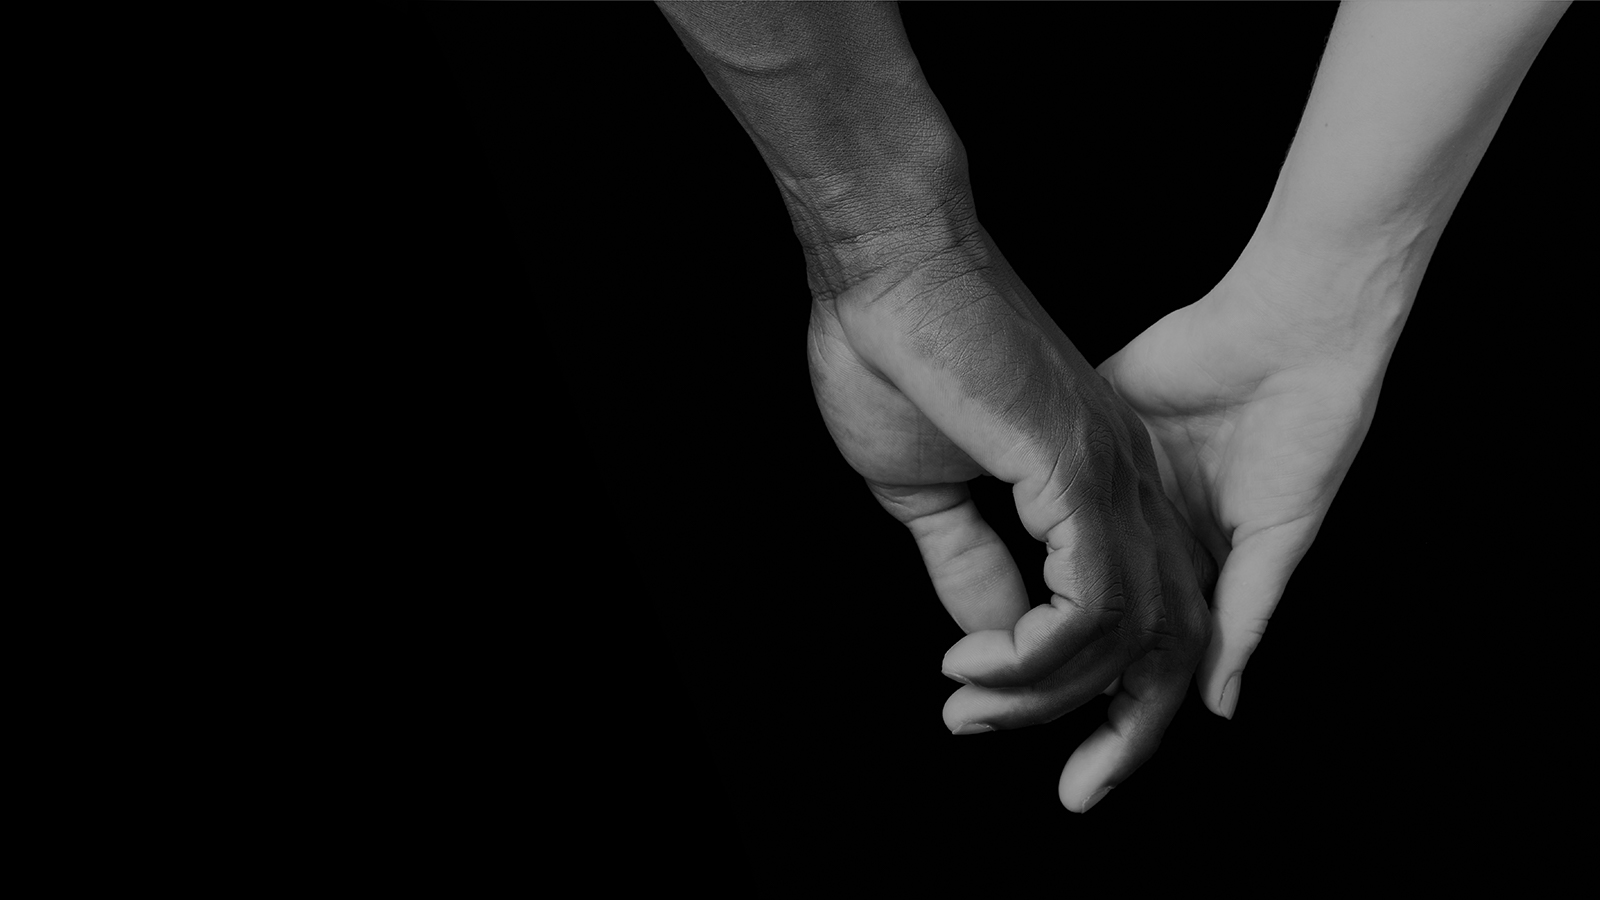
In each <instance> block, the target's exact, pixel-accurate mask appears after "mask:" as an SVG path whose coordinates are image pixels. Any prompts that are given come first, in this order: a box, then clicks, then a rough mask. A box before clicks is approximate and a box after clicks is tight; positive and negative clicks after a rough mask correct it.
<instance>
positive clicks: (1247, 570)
mask: <svg viewBox="0 0 1600 900" xmlns="http://www.w3.org/2000/svg"><path fill="white" fill-rule="evenodd" d="M1318 518H1320V517H1318ZM1318 524H1320V522H1317V521H1311V520H1306V519H1302V520H1298V521H1294V522H1287V523H1285V524H1283V525H1275V526H1272V527H1270V528H1265V529H1262V530H1261V531H1258V532H1256V533H1255V534H1252V535H1250V536H1249V537H1247V538H1245V539H1244V540H1243V541H1241V542H1240V543H1239V544H1238V546H1236V547H1234V548H1233V549H1232V550H1231V551H1230V552H1229V553H1228V559H1227V561H1226V562H1225V563H1223V565H1222V573H1221V574H1220V575H1218V576H1217V588H1216V592H1215V593H1214V594H1213V595H1212V600H1211V643H1210V645H1208V646H1207V647H1206V653H1205V658H1204V659H1202V660H1201V662H1200V670H1199V672H1198V673H1197V675H1198V679H1199V685H1200V696H1201V697H1202V698H1203V699H1204V700H1205V704H1206V707H1207V708H1209V709H1210V710H1211V711H1212V712H1214V713H1216V714H1217V715H1219V716H1222V717H1224V718H1227V719H1231V718H1233V712H1234V710H1235V709H1236V708H1237V707H1238V704H1239V683H1240V681H1241V679H1242V677H1243V674H1244V667H1245V663H1247V662H1248V661H1249V659H1250V654H1251V653H1253V652H1255V649H1256V645H1257V644H1259V643H1261V636H1262V635H1263V634H1265V633H1266V630H1267V621H1268V620H1269V619H1271V618H1272V611H1273V610H1274V609H1275V608H1277V606H1278V600H1279V599H1281V598H1282V597H1283V589H1284V587H1285V586H1287V585H1288V583H1289V576H1290V575H1291V574H1292V573H1293V572H1294V567H1295V566H1296V565H1299V563H1300V559H1301V557H1303V556H1305V553H1306V549H1307V548H1309V547H1310V546H1311V540H1312V538H1314V537H1316V532H1317V525H1318Z"/></svg>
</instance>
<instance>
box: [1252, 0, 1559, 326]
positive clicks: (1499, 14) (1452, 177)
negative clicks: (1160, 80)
mask: <svg viewBox="0 0 1600 900" xmlns="http://www.w3.org/2000/svg"><path fill="white" fill-rule="evenodd" d="M1566 7H1567V3H1565V2H1552V3H1540V2H1520V0H1509V2H1507V0H1489V2H1480V0H1408V2H1396V0H1346V2H1345V3H1344V4H1343V5H1342V6H1340V8H1339V13H1338V17H1337V19H1336V21H1335V23H1334V26H1333V31H1332V34H1331V35H1330V36H1329V39H1328V47H1327V50H1326V51H1325V52H1324V54H1323V58H1322V63H1321V67H1320V68H1319V70H1318V72H1317V77H1316V81H1315V84H1314V86H1313V89H1312V92H1311V97H1310V100H1309V102H1308V103H1307V106H1306V110H1305V114H1304V116H1303V117H1302V119H1301V122H1300V127H1299V130H1298V131H1297V133H1296V135H1295V139H1294V143H1293V145H1292V146H1291V148H1290V151H1289V156H1288V159H1287V160H1286V161H1285V163H1284V166H1283V169H1282V171H1281V172H1280V173H1279V176H1278V181H1277V185H1276V187H1275V189H1274V191H1273V194H1272V198H1271V200H1270V202H1269V204H1268V208H1267V211H1266V213H1265V215H1264V216H1263V217H1262V219H1261V223H1260V225H1259V226H1258V227H1257V229H1256V233H1255V234H1254V236H1252V238H1251V240H1250V244H1249V247H1248V248H1247V249H1246V251H1245V253H1244V255H1243V256H1242V257H1241V265H1242V266H1243V267H1244V268H1246V269H1249V270H1250V271H1252V272H1255V273H1270V274H1268V275H1267V277H1269V278H1274V279H1278V283H1277V284H1276V285H1274V286H1272V287H1270V288H1269V291H1270V290H1272V289H1275V288H1277V287H1284V288H1291V289H1289V290H1284V291H1280V294H1281V295H1283V296H1284V300H1283V302H1293V301H1294V300H1295V299H1299V300H1309V301H1310V302H1314V303H1317V304H1321V308H1320V311H1319V313H1320V315H1319V318H1318V321H1321V322H1324V323H1325V324H1328V325H1330V326H1332V327H1335V328H1349V329H1353V330H1356V331H1360V332H1361V333H1362V334H1363V335H1364V338H1363V340H1367V341H1369V342H1371V343H1373V344H1375V345H1378V346H1388V347H1392V346H1393V343H1394V341H1395V340H1396V339H1397V338H1398V335H1399V331H1400V328H1401V327H1402V326H1403V324H1404V321H1405V316H1406V313H1407V312H1408V310H1409V307H1410V303H1411V301H1412V299H1413V298H1414V297H1415V295H1416V292H1417V286H1418V285H1419V284H1420V282H1421V280H1422V276H1423V273H1424V271H1425V270H1426V269H1427V266H1428V261H1429V259H1430V258H1431V257H1432V255H1433V250H1434V248H1435V246H1436V245H1437V244H1438V241H1439V236H1440V234H1441V233H1442V232H1443V230H1444V227H1445V224H1446V223H1447V222H1448V221H1449V219H1450V214H1451V213H1452V212H1453V211H1454V209H1455V206H1456V203H1457V201H1459V200H1460V199H1461V195H1462V192H1463V191H1464V190H1465V189H1466V186H1467V182H1468V180H1469V179H1470V178H1471V177H1472V174H1473V172H1474V171H1476V170H1477V167H1478V163H1479V161H1481V160H1482V158H1483V155H1484V151H1485V150H1486V149H1487V148H1488V146H1489V142H1490V140H1491V139H1492V138H1493V137H1494V134H1495V131H1496V130H1497V129H1498V128H1499V127H1500V122H1501V120H1502V119H1503V118H1504V116H1505V114H1506V110H1507V108H1508V107H1510V105H1511V100H1512V97H1513V96H1515V94H1516V92H1517V88H1518V86H1519V85H1520V84H1521V83H1522V80H1523V76H1525V75H1526V74H1527V72H1528V69H1529V67H1530V66H1531V65H1532V63H1533V60H1534V57H1535V56H1536V55H1537V54H1538V52H1539V49H1540V47H1541V46H1543V44H1544V41H1545V39H1546V38H1547V37H1548V36H1549V34H1550V32H1551V30H1552V29H1553V28H1554V27H1555V24H1556V22H1557V20H1559V19H1560V17H1561V14H1562V13H1563V12H1564V11H1565V10H1566ZM1290 295H1292V296H1290Z"/></svg>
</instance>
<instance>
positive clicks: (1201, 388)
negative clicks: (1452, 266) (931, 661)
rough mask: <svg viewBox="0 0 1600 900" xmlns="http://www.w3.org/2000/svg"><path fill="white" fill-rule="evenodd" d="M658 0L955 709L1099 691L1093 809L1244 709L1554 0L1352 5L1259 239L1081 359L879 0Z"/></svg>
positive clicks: (1069, 768)
mask: <svg viewBox="0 0 1600 900" xmlns="http://www.w3.org/2000/svg"><path fill="white" fill-rule="evenodd" d="M658 6H660V8H661V9H662V10H663V12H664V13H665V14H666V16H667V18H668V20H669V21H670V22H671V23H672V25H673V27H674V29H675V30H676V31H677V33H678V34H679V36H680V37H681V38H682V39H683V41H684V44H685V47H686V48H687V49H688V50H689V52H690V54H691V55H692V56H693V57H694V58H695V60H696V62H697V63H698V64H699V65H700V66H701V68H702V70H703V71H704V72H705V73H706V77H707V79H708V81H709V82H710V83H711V85H712V87H713V88H714V89H716V90H717V92H718V93H719V95H720V96H721V97H722V98H723V100H724V101H725V102H726V103H727V104H728V107H729V109H730V110H731V111H732V112H733V113H734V115H735V116H736V117H737V118H738V120H739V121H740V123H741V125H743V127H744V128H745V131H746V133H747V134H748V135H749V136H750V137H751V139H752V141H754V143H755V145H756V146H757V148H758V149H759V150H760V152H761V154H762V157H763V159H765V160H766V162H767V164H768V166H769V168H770V170H771V171H772V173H773V177H774V179H775V181H776V183H777V185H778V187H779V190H780V194H781V196H782V197H783V200H784V203H785V205H786V207H787V208H788V210H789V213H790V217H791V220H792V221H793V223H794V228H795V234H796V236H797V237H798V238H799V240H800V243H801V246H802V247H803V248H804V250H805V253H806V261H807V267H806V274H807V278H808V282H809V284H810V287H811V291H812V295H813V308H812V315H811V322H810V333H809V348H808V356H809V361H810V367H811V376H812V383H813V386H814V388H815V393H816V397H817V403H818V408H819V409H820V410H821V412H822V416H823V419H824V421H825V423H826V424H827V427H828V429H829V431H830V433H831V434H832V435H833V437H834V440H835V442H836V444H837V445H838V447H839V449H840V452H841V453H842V454H843V455H844V457H845V458H846V459H847V460H848V461H849V462H850V464H851V465H852V466H853V467H854V468H855V469H856V471H857V472H859V473H860V474H861V475H862V477H863V478H864V479H865V480H866V483H867V486H868V488H869V489H870V490H871V491H872V492H873V494H874V496H876V497H877V498H878V500H879V502H880V503H881V504H882V505H883V506H884V508H885V509H887V510H888V511H889V512H890V513H891V514H892V515H894V516H895V517H896V518H897V519H898V520H899V521H901V522H902V523H904V524H905V525H906V526H907V527H908V528H909V529H910V530H911V532H912V533H913V535H914V536H915V537H916V540H917V545H918V547H919V549H920V551H921V553H922V556H923V560H924V562H925V563H926V564H927V568H928V572H929V575H930V578H931V579H932V582H933V586H934V588H935V591H936V593H937V594H938V596H939V597H940V599H941V601H943V603H944V605H945V606H946V608H947V609H948V610H949V612H950V614H951V615H952V616H953V617H954V618H955V619H956V621H957V622H958V623H960V625H961V626H962V628H963V629H964V630H966V631H967V632H968V634H967V637H965V638H963V639H962V640H961V641H960V642H958V643H957V644H956V645H955V646H954V647H952V648H950V650H949V651H948V652H947V653H946V655H945V659H944V667H945V671H946V674H948V675H950V677H952V678H953V679H955V680H957V681H960V682H963V683H964V686H963V687H962V688H961V689H959V690H957V691H956V692H955V693H954V694H953V695H951V697H950V699H949V700H948V701H947V703H946V704H945V709H944V716H945V722H946V724H947V725H949V726H950V727H951V729H952V730H953V731H956V732H957V733H974V732H976V731H982V730H993V729H997V728H1013V727H1020V726H1024V725H1028V724H1033V723H1037V722H1045V721H1049V720H1051V719H1053V718H1056V717H1057V716H1060V715H1062V714H1064V713H1066V712H1068V711H1070V710H1072V709H1074V708H1076V707H1077V706H1079V705H1081V704H1082V703H1083V702H1084V701H1086V700H1087V699H1089V698H1091V697H1092V696H1094V694H1095V693H1097V692H1100V691H1105V692H1108V693H1113V694H1114V695H1115V698H1114V700H1113V701H1112V703H1111V706H1110V708H1109V721H1108V722H1107V723H1106V725H1105V726H1103V727H1102V728H1101V729H1100V730H1099V731H1097V732H1096V733H1095V734H1094V735H1093V736H1091V737H1090V738H1089V739H1088V740H1087V741H1085V742H1084V744H1083V745H1081V746H1080V747H1079V748H1078V749H1077V751H1076V752H1075V753H1074V754H1073V755H1072V757H1071V758H1070V760H1069V761H1068V763H1067V765H1066V767H1065V769H1064V770H1063V773H1062V778H1061V784H1060V797H1061V800H1062V802H1063V804H1064V805H1066V807H1067V808H1068V809H1071V810H1074V811H1078V812H1082V811H1085V810H1087V809H1088V808H1089V807H1091V806H1092V805H1094V803H1096V802H1098V801H1099V800H1100V799H1101V798H1103V797H1104V796H1105V793H1106V792H1107V791H1108V790H1110V789H1111V788H1112V787H1114V786H1115V785H1116V784H1118V783H1120V781H1121V780H1122V779H1124V778H1126V777H1128V775H1129V774H1131V773H1132V771H1133V770H1134V769H1136V768H1137V767H1138V766H1139V765H1140V764H1141V763H1142V762H1143V761H1144V760H1145V759H1148V758H1149V756H1150V755H1151V754H1152V753H1154V752H1155V749H1156V746H1157V745H1158V744H1159V742H1160V738H1161V734H1162V732H1163V731H1164V730H1165V728H1166V726H1167V724H1168V722H1170V721H1171V719H1172V717H1173V715H1174V714H1175V713H1176V711H1177V708H1178V706H1179V705H1180V704H1181V702H1182V699H1183V696H1184V692H1185V690H1186V687H1187V684H1188V680H1189V678H1190V676H1191V674H1192V673H1194V672H1195V670H1196V667H1197V666H1198V667H1199V676H1200V683H1201V691H1202V696H1203V697H1204V698H1205V701H1206V703H1207V705H1208V706H1209V707H1210V708H1211V709H1212V710H1213V711H1214V712H1217V713H1218V714H1220V715H1224V716H1228V717H1231V716H1232V715H1233V713H1234V710H1235V706H1236V704H1237V701H1238V697H1239V692H1240V684H1241V676H1242V672H1243V669H1244V666H1245V663H1246V661H1247V660H1248V658H1249V655H1250V653H1251V651H1253V649H1254V648H1255V646H1256V645H1257V643H1258V642H1259V641H1260V639H1261V636H1262V634H1263V633H1264V632H1265V629H1266V625H1267V621H1268V619H1269V618H1270V616H1271V613H1272V610H1273V609H1274V608H1275V606H1276V604H1277V603H1278V601H1279V599H1280V598H1281V597H1282V595H1283V592H1284V589H1285V586H1286V585H1287V583H1288V580H1289V577H1290V575H1291V574H1292V572H1293V570H1294V568H1295V566H1296V565H1297V564H1298V563H1299V561H1300V559H1301V558H1302V557H1303V556H1304V554H1305V552H1306V550H1307V549H1308V548H1309V547H1310V545H1311V543H1312V541H1313V540H1314V538H1315V537H1316V534H1317V530H1318V528H1319V527H1320V526H1321V523H1322V521H1323V520H1324V518H1325V516H1326V514H1327V511H1328V508H1329V506H1330V504H1331V503H1332V501H1333V497H1334V496H1335V494H1336V493H1337V491H1338V488H1339V486H1340V483H1341V482H1342V480H1343V478H1344V475H1345V473H1346V472H1347V471H1348V469H1349V466H1350V464H1351V461H1352V460H1353V459H1354V457H1355V454H1356V452H1357V451H1358V450H1359V448H1360V445H1361V442H1362V440H1363V438H1364V437H1365V435H1366V432H1367V429H1368V426H1369V425H1370V423H1371V421H1372V417H1373V415H1374V413H1375V410H1376V406H1377V399H1378V394H1379V390H1380V388H1381V385H1382V380H1383V374H1384V371H1385V369H1386V367H1387V365H1388V360H1389V358H1390V356H1391V354H1392V353H1393V352H1394V348H1395V344H1396V341H1397V340H1398V337H1399V333H1400V330H1401V328H1402V327H1403V326H1404V322H1405V318H1406V313H1407V312H1408V310H1409V308H1410V304H1411V303H1412V301H1413V300H1414V299H1415V296H1416V292H1417V288H1418V286H1419V285H1420V283H1421V279H1422V275H1423V273H1424V271H1425V270H1426V267H1427V263H1428V260H1429V258H1430V257H1431V255H1432V252H1433V248H1434V246H1435V245H1436V244H1437V241H1438V238H1439V235H1440V233H1441V232H1442V230H1443V228H1444V226H1445V224H1446V222H1447V221H1448V219H1449V216H1450V213H1451V212H1452V211H1453V209H1454V207H1455V204H1456V202H1457V201H1458V200H1459V199H1460V197H1461V194H1462V192H1463V191H1464V189H1465V186H1466V183H1467V181H1468V179H1470V178H1471V175H1472V173H1473V171H1474V170H1475V168H1476V166H1477V163H1478V161H1479V160H1480V159H1481V157H1482V155H1483V152H1484V150H1485V149H1486V148H1487V145H1488V143H1489V141H1490V140H1491V139H1492V138H1493V135H1494V132H1495V130H1496V129H1497V128H1498V126H1499V123H1500V121H1501V119H1502V118H1503V117H1504V115H1505V112H1506V109H1507V107H1508V106H1509V104H1510V102H1511V98H1512V96H1513V95H1514V94H1515V92H1516V88H1517V86H1518V85H1519V84H1520V83H1521V80H1522V77H1523V75H1525V74H1526V72H1527V69H1528V67H1529V66H1530V65H1531V63H1532V60H1533V58H1534V56H1536V55H1537V53H1538V50H1539V48H1540V46H1542V44H1543V41H1544V39H1545V37H1546V36H1548V34H1549V32H1550V30H1551V29H1552V28H1553V27H1554V25H1555V23H1556V21H1557V20H1558V19H1559V18H1560V15H1561V12H1562V11H1564V9H1565V4H1562V3H1554V4H1540V3H1503V2H1457V0H1451V2H1449V3H1436V2H1426V0H1416V2H1408V3H1392V2H1380V3H1370V2H1368V3H1346V4H1345V5H1344V6H1342V7H1341V9H1340V13H1339V16H1338V20H1337V22H1336V24H1335V27H1334V31H1333V34H1332V35H1331V37H1330V40H1329V47H1328V51H1327V53H1326V54H1325V56H1324V59H1323V64H1322V68H1321V70H1320V71H1319V74H1318V77H1317V81H1316V84H1315V86H1314V89H1313V92H1312V96H1311V99H1310V101H1309V103H1308V106H1307V110H1306V114H1305V116H1304V118H1303V119H1302V122H1301V127H1300V130H1299V132H1298V133H1297V135H1296V138H1295V142H1294V144H1293V146H1292V147H1291V150H1290V154H1289V158H1288V160H1287V161H1286V163H1285V165H1284V168H1283V171H1282V172H1281V174H1280V177H1279V180H1278V184H1277V187H1276V189H1275V191H1274V194H1273V197H1272V200H1271V201H1270V202H1269V205H1268V209H1267V212H1266V214H1265V215H1264V216H1263V218H1262V222H1261V225H1260V226H1259V227H1258V228H1257V231H1256V233H1255V235H1254V236H1253V237H1252V238H1251V241H1250V243H1249V245H1248V246H1247V247H1246V249H1245V251H1244V253H1243V254H1241V256H1240V258H1239V260H1238V261H1237V262H1236V263H1235V265H1234V266H1233V268H1232V269H1231V270H1230V271H1229V273H1228V274H1227V276H1226V277H1224V279H1223V280H1222V281H1221V282H1220V283H1219V284H1218V285H1217V286H1216V287H1215V288H1214V289H1213V290H1212V291H1211V292H1209V293H1208V294H1207V295H1206V296H1205V297H1204V298H1202V299H1201V300H1200V301H1198V302H1196V303H1194V304H1191V305H1189V306H1186V307H1183V308H1182V309H1179V310H1176V311H1174V312H1173V313H1171V314H1169V315H1167V316H1166V317H1164V318H1163V319H1161V320H1160V321H1159V322H1157V323H1155V324H1154V325H1152V326H1151V327H1150V328H1149V329H1147V330H1146V331H1145V332H1144V333H1143V334H1141V335H1140V336H1138V337H1137V338H1135V339H1134V340H1133V341H1132V342H1131V343H1129V344H1128V345H1127V346H1126V347H1125V348H1124V349H1123V350H1121V351H1120V352H1118V353H1117V354H1116V355H1114V356H1113V357H1112V358H1111V359H1109V360H1107V361H1106V362H1105V363H1103V364H1102V365H1101V366H1100V367H1099V369H1098V373H1097V371H1096V370H1095V369H1092V368H1091V367H1090V366H1089V365H1088V364H1087V363H1086V362H1085V361H1084V360H1083V358H1082V356H1081V355H1080V354H1078V352H1077V350H1076V349H1075V348H1074V347H1073V346H1072V344H1071V342H1070V341H1069V340H1068V339H1067V338H1066V336H1065V334H1063V333H1062V332H1061V330H1060V329H1059V328H1058V327H1056V325H1055V323H1054V322H1052V321H1051V320H1050V318H1049V316H1048V315H1046V314H1045V313H1044V311H1043V309H1042V308H1041V307H1040V305H1039V304H1038V302H1037V301H1036V300H1035V299H1034V297H1033V296H1032V295H1031V294H1030V293H1029V292H1028V291H1027V288H1026V287H1025V286H1024V285H1023V284H1022V283H1021V281H1020V280H1019V279H1018V278H1017V277H1016V274H1015V272H1014V271H1012V269H1011V268H1010V266H1009V265H1007V264H1006V262H1005V260H1004V257H1003V256H1002V255H1001V254H1000V252H999V250H998V248H997V247H995V245H994V242H993V241H992V240H991V239H990V237H989V235H988V233H987V232H986V231H985V230H984V229H983V227H982V225H981V224H980V223H979V221H978V218H977V214H976V211H975V209H974V207H973V203H972V198H971V192H970V187H969V183H968V180H967V174H966V157H965V152H964V150H963V148H962V146H961V143H960V140H959V139H958V138H957V137H956V134H955V131H954V129H953V128H952V127H951V126H950V123H949V121H948V119H947V117H946V116H945V115H944V111H943V109H942V108H941V107H940V106H939V104H938V101H937V99H936V98H934V97H933V94H932V92H931V90H929V89H928V87H927V84H926V81H925V80H924V79H923V78H922V75H921V71H920V68H919V67H918V66H917V64H916V60H915V57H914V55H913V54H912V53H911V50H910V47H909V44H908V42H907V41H906V38H905V34H904V31H903V29H902V28H901V27H900V24H899V18H898V14H897V12H896V11H895V8H894V7H893V5H892V4H874V3H852V4H784V3H763V4H721V3H687V4H685V3H667V2H662V3H658ZM983 474H989V475H993V476H994V477H996V478H999V479H1001V480H1003V481H1005V482H1007V483H1009V484H1011V485H1012V487H1013V496H1014V498H1015V500H1016V507H1017V512H1018V515H1019V516H1020V518H1021V520H1022V522H1023V523H1024V524H1025V525H1026V527H1027V528H1028V530H1029V531H1030V533H1032V534H1033V536H1034V537H1035V538H1037V539H1038V540H1041V541H1044V542H1045V543H1046V544H1047V545H1048V547H1049V550H1050V552H1049V555H1048V557H1047V560H1046V563H1045V581H1046V583H1047V584H1048V585H1049V587H1050V589H1051V590H1052V592H1053V597H1052V598H1051V601H1050V602H1049V603H1047V604H1042V605H1040V606H1037V607H1032V608H1030V606H1029V601H1028V598H1027V597H1026V595H1025V592H1024V591H1023V588H1022V582H1021V578H1020V575H1019V574H1018V572H1017V570H1016V565H1015V563H1014V561H1013V560H1012V558H1011V556H1010V553H1009V552H1008V551H1007V550H1006V548H1005V546H1004V545H1003V543H1001V542H1000V540H999V539H998V537H997V536H996V535H995V533H994V531H993V530H992V529H991V528H990V527H989V526H988V525H987V524H985V523H984V522H983V520H982V519H981V518H980V517H979V516H978V514H977V511H976V509H975V507H974V506H973V504H972V502H971V500H970V496H969V494H968V491H967V488H966V486H965V482H967V481H969V480H971V479H972V478H974V477H977V476H979V475H983ZM1213 588H1214V594H1213ZM1208 595H1209V596H1210V597H1211V608H1210V610H1209V614H1208V612H1207V607H1206V599H1207V597H1208Z"/></svg>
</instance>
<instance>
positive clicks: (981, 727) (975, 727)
mask: <svg viewBox="0 0 1600 900" xmlns="http://www.w3.org/2000/svg"><path fill="white" fill-rule="evenodd" d="M993 730H994V726H993V725H985V724H983V723H982V722H968V723H967V724H965V725H963V726H961V727H960V728H957V729H956V730H955V731H952V732H950V733H951V734H983V733H984V732H985V731H993Z"/></svg>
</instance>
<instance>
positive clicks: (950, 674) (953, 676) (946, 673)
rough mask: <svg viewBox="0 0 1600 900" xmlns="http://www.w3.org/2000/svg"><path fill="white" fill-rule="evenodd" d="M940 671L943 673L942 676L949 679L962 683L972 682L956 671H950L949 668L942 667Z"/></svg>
mask: <svg viewBox="0 0 1600 900" xmlns="http://www.w3.org/2000/svg"><path fill="white" fill-rule="evenodd" d="M940 671H941V673H942V674H943V675H944V677H946V678H948V679H950V680H951V681H959V682H961V683H962V684H971V683H972V682H970V681H968V680H967V679H966V678H965V677H964V676H961V675H957V674H956V673H954V672H952V671H950V670H949V669H942V670H940Z"/></svg>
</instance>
